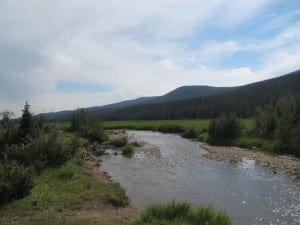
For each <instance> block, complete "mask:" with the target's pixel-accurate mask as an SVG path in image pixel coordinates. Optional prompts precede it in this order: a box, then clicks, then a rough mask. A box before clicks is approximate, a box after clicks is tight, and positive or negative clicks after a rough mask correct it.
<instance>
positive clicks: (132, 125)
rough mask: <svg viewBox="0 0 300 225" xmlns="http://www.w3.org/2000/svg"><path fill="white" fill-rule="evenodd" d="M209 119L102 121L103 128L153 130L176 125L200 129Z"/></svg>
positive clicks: (206, 126)
mask: <svg viewBox="0 0 300 225" xmlns="http://www.w3.org/2000/svg"><path fill="white" fill-rule="evenodd" d="M209 122H210V120H209V119H201V120H199V119H198V120H195V119H194V120H126V121H103V123H102V127H103V128H104V129H132V130H154V131H157V130H158V128H159V127H160V126H173V125H178V126H181V127H183V128H184V129H188V128H193V127H194V128H195V129H197V130H202V129H204V128H208V125H209Z"/></svg>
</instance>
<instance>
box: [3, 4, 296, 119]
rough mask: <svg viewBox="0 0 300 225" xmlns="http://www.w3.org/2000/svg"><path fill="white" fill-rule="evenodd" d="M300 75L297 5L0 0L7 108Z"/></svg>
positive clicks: (51, 107) (77, 103)
mask: <svg viewBox="0 0 300 225" xmlns="http://www.w3.org/2000/svg"><path fill="white" fill-rule="evenodd" d="M296 69H300V1H299V0H288V1H286V0H256V1H254V0H230V1H228V0H209V1H202V0H151V1H150V0H128V1H124V0H110V1H103V0H69V1H66V0H51V1H46V0H45V1H42V0H26V1H19V0H0V111H3V110H9V111H13V112H15V113H16V114H19V113H20V110H21V109H22V107H23V105H24V102H25V101H26V100H28V101H29V103H30V104H31V107H32V110H33V111H34V113H41V112H48V111H57V110H62V109H74V108H77V107H86V106H95V105H103V104H107V103H113V102H117V101H121V100H125V99H131V98H136V97H140V96H151V95H161V94H164V93H166V92H168V91H170V90H172V89H174V88H176V87H179V86H183V85H214V86H234V85H241V84H246V83H249V82H254V81H259V80H264V79H268V78H271V77H276V76H279V75H282V74H284V73H288V72H291V71H294V70H296Z"/></svg>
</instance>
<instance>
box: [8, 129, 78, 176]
mask: <svg viewBox="0 0 300 225" xmlns="http://www.w3.org/2000/svg"><path fill="white" fill-rule="evenodd" d="M76 148H77V146H76V143H75V140H72V141H70V140H69V141H67V140H61V139H60V138H59V137H58V133H56V132H52V133H50V134H44V135H40V137H38V138H31V139H29V142H28V143H27V144H26V145H24V144H21V145H10V146H6V148H5V153H6V155H7V159H8V160H16V161H17V162H18V163H19V164H21V165H23V166H33V167H34V168H35V169H36V170H37V171H40V170H42V169H44V168H46V167H49V166H58V165H62V164H63V163H64V162H66V161H67V160H69V159H70V158H71V157H72V155H73V154H74V153H75V151H76Z"/></svg>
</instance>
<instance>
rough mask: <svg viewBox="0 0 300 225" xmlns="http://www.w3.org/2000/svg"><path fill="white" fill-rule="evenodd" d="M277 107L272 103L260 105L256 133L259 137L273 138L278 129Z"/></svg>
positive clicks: (257, 111)
mask: <svg viewBox="0 0 300 225" xmlns="http://www.w3.org/2000/svg"><path fill="white" fill-rule="evenodd" d="M276 119H277V118H276V109H275V108H274V107H273V106H271V105H266V106H263V107H258V108H257V109H256V114H255V133H256V135H257V136H259V137H264V138H273V136H274V131H275V129H276Z"/></svg>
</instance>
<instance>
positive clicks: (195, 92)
mask: <svg viewBox="0 0 300 225" xmlns="http://www.w3.org/2000/svg"><path fill="white" fill-rule="evenodd" d="M232 89H234V88H233V87H211V86H182V87H179V88H176V89H175V90H173V91H171V92H168V93H167V94H165V95H162V96H155V97H154V96H153V97H141V98H137V99H133V100H126V101H121V102H117V103H113V104H108V105H104V106H95V107H88V108H85V109H86V110H87V111H89V112H93V113H97V114H101V115H102V114H108V113H110V112H115V111H117V110H121V109H124V108H128V107H131V106H137V105H148V104H157V103H163V102H172V101H178V100H186V99H191V98H195V97H201V96H209V95H214V94H218V93H223V92H225V91H228V90H232ZM73 112H74V110H66V111H60V112H52V113H45V114H42V115H43V116H44V117H45V118H46V119H47V120H59V121H60V120H68V119H70V118H71V116H72V114H73Z"/></svg>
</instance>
